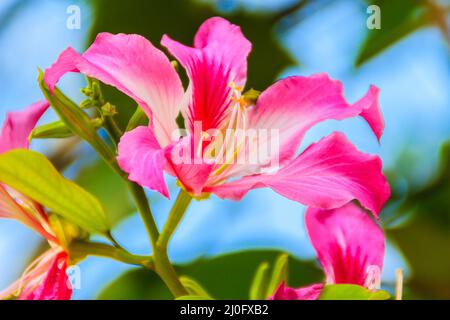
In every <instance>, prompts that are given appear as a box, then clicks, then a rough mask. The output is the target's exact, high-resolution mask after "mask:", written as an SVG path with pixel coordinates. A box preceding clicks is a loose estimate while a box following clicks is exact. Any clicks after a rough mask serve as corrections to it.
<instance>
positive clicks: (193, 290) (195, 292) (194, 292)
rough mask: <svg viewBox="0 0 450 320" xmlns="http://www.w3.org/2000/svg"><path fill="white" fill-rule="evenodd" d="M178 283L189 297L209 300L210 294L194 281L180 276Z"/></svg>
mask: <svg viewBox="0 0 450 320" xmlns="http://www.w3.org/2000/svg"><path fill="white" fill-rule="evenodd" d="M180 282H181V284H182V285H183V287H184V288H185V289H186V290H187V292H188V293H189V294H190V295H191V296H198V297H202V298H205V299H211V296H210V294H209V293H208V292H207V291H206V290H205V289H204V288H203V287H202V286H201V285H200V284H199V283H198V282H197V281H195V280H194V279H192V278H189V277H187V276H181V277H180Z"/></svg>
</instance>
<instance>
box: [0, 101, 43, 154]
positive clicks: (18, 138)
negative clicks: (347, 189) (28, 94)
mask: <svg viewBox="0 0 450 320" xmlns="http://www.w3.org/2000/svg"><path fill="white" fill-rule="evenodd" d="M48 107H49V104H48V102H47V101H45V100H44V101H39V102H36V103H34V104H32V105H31V106H29V107H28V108H26V109H25V110H22V111H15V112H9V113H7V114H6V120H5V123H4V124H3V129H2V132H1V134H0V153H4V152H7V151H9V150H12V149H28V145H29V142H28V136H29V135H30V133H31V131H32V130H33V129H34V127H35V126H36V123H37V122H38V121H39V119H40V118H41V117H42V115H43V114H44V112H45V111H46V110H47V109H48Z"/></svg>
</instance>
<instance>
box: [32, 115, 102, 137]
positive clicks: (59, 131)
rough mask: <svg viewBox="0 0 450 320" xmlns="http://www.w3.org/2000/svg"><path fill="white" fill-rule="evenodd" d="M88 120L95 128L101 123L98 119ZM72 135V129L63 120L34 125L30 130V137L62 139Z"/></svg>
mask: <svg viewBox="0 0 450 320" xmlns="http://www.w3.org/2000/svg"><path fill="white" fill-rule="evenodd" d="M90 121H91V124H92V125H93V126H94V127H95V128H99V127H101V125H102V121H101V120H100V119H92V120H90ZM73 136H74V134H73V132H72V130H70V128H69V127H68V126H67V125H66V124H65V123H64V122H63V121H55V122H51V123H48V124H44V125H42V126H39V127H36V128H35V129H34V130H33V131H32V132H31V134H30V139H64V138H69V137H73Z"/></svg>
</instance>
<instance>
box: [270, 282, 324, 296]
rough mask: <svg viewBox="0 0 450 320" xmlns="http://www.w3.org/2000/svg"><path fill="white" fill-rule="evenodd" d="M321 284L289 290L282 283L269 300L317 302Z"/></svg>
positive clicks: (321, 287)
mask: <svg viewBox="0 0 450 320" xmlns="http://www.w3.org/2000/svg"><path fill="white" fill-rule="evenodd" d="M322 289H323V285H322V284H320V283H319V284H312V285H310V286H307V287H303V288H298V289H294V288H289V287H286V285H285V284H284V282H283V283H281V284H280V286H279V287H278V288H277V290H275V293H274V294H273V296H271V297H270V298H269V300H317V299H318V298H319V296H320V294H321V292H322Z"/></svg>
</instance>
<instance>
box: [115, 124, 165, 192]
mask: <svg viewBox="0 0 450 320" xmlns="http://www.w3.org/2000/svg"><path fill="white" fill-rule="evenodd" d="M165 152H166V151H165V150H164V149H162V148H161V147H160V145H159V143H158V141H157V140H156V137H155V135H154V134H153V131H152V130H151V129H150V128H147V127H138V128H136V129H134V130H133V131H130V132H127V133H125V134H124V135H123V136H122V138H121V140H120V143H119V146H118V157H117V161H118V162H119V166H120V167H121V168H122V169H123V170H124V171H125V172H127V173H128V174H129V176H128V179H129V180H131V181H134V182H136V183H138V184H140V185H141V186H144V187H147V188H149V189H152V190H155V191H158V192H159V193H161V194H162V195H164V196H165V197H169V191H168V189H167V185H166V182H165V180H164V172H163V170H164V168H165V166H166V158H165Z"/></svg>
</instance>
